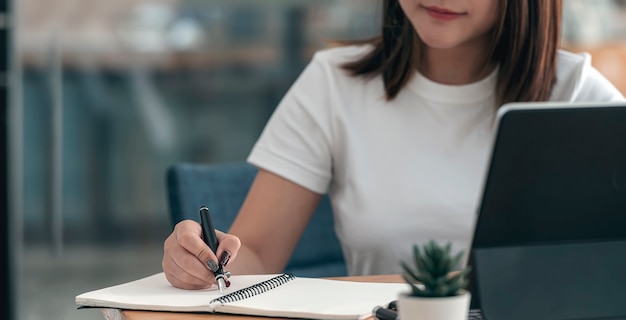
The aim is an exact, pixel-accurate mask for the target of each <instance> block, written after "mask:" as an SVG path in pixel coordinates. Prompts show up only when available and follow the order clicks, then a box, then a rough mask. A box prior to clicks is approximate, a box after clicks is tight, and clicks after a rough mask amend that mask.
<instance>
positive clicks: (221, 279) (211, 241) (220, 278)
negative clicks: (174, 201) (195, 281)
mask: <svg viewBox="0 0 626 320" xmlns="http://www.w3.org/2000/svg"><path fill="white" fill-rule="evenodd" d="M200 225H201V226H202V238H203V239H204V243H206V245H207V246H209V248H211V251H213V253H214V254H215V256H216V257H217V247H218V245H219V241H218V240H217V235H216V234H215V227H214V226H213V221H212V220H211V213H209V209H208V208H207V207H202V208H200ZM207 265H208V266H209V268H210V269H211V271H213V274H215V281H216V282H217V287H218V289H219V290H220V292H221V293H224V288H225V287H226V284H227V281H228V280H226V278H227V277H229V276H230V272H224V266H223V265H221V264H218V265H217V266H216V265H215V263H210V262H209V261H207Z"/></svg>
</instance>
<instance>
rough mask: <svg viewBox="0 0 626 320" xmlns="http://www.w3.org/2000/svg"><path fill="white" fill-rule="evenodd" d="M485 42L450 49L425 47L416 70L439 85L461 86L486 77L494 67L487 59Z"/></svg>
mask: <svg viewBox="0 0 626 320" xmlns="http://www.w3.org/2000/svg"><path fill="white" fill-rule="evenodd" d="M487 47H488V44H487V43H486V42H483V41H480V42H478V43H477V42H473V43H471V44H465V45H460V46H457V47H455V48H450V49H437V48H432V47H428V46H425V47H424V50H423V51H422V52H423V55H422V61H421V63H420V67H419V68H418V69H419V71H420V73H421V74H422V75H424V76H425V77H426V78H428V79H430V80H432V81H434V82H437V83H441V84H449V85H463V84H468V83H473V82H476V81H479V80H482V79H484V78H485V77H487V76H488V75H489V74H491V72H492V71H493V70H494V68H495V67H496V66H495V64H494V63H492V62H491V61H489V60H488V58H487V50H488V49H487Z"/></svg>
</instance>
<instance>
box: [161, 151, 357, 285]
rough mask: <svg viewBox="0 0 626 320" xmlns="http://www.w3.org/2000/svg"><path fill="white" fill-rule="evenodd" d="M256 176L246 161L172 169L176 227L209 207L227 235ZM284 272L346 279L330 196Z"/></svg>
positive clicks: (170, 197)
mask: <svg viewBox="0 0 626 320" xmlns="http://www.w3.org/2000/svg"><path fill="white" fill-rule="evenodd" d="M256 173H257V169H256V168H255V167H254V166H252V165H250V164H248V163H246V162H233V163H223V164H191V163H177V164H174V165H172V166H170V167H169V168H168V169H167V174H166V182H167V191H168V200H169V206H170V217H171V222H172V225H175V224H176V223H178V222H179V221H181V220H185V219H191V220H196V221H198V220H199V216H198V209H199V208H200V207H201V206H207V207H208V208H209V209H210V210H211V213H212V215H211V217H212V218H213V223H214V224H215V227H216V228H218V229H220V230H222V231H227V230H228V229H229V228H230V226H231V224H232V222H233V221H234V219H235V216H236V215H237V213H238V212H239V208H240V207H241V205H242V204H243V201H244V199H245V197H246V195H247V193H248V190H249V189H250V186H251V185H252V181H253V180H254V177H255V176H256ZM285 272H290V273H293V274H295V275H297V276H302V277H336V276H345V275H347V271H346V265H345V261H344V258H343V253H342V250H341V246H340V244H339V240H338V239H337V236H336V235H335V231H334V222H333V215H332V209H331V206H330V201H329V199H328V196H326V195H324V196H323V197H322V200H321V201H320V204H319V206H318V207H317V209H316V211H315V213H314V214H313V217H312V218H311V221H310V222H309V225H308V226H307V228H306V229H305V231H304V234H303V235H302V238H301V239H300V241H299V243H298V245H297V246H296V248H295V250H294V252H293V254H292V256H291V259H290V260H289V262H288V263H287V266H286V268H285Z"/></svg>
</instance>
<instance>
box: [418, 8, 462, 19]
mask: <svg viewBox="0 0 626 320" xmlns="http://www.w3.org/2000/svg"><path fill="white" fill-rule="evenodd" d="M423 8H424V10H426V13H428V15H429V16H430V17H431V18H433V19H436V20H443V21H450V20H454V19H457V18H460V17H462V16H464V15H465V13H463V12H456V11H452V10H449V9H446V8H439V7H436V6H430V7H423Z"/></svg>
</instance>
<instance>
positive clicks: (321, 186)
mask: <svg viewBox="0 0 626 320" xmlns="http://www.w3.org/2000/svg"><path fill="white" fill-rule="evenodd" d="M330 74H331V72H329V70H328V63H324V62H323V61H322V59H320V57H319V54H316V55H315V56H314V57H313V59H312V61H311V62H310V63H309V65H308V66H307V67H306V68H305V69H304V71H303V72H302V74H301V75H300V76H299V77H298V79H297V80H296V81H295V82H294V84H293V85H292V86H291V88H290V89H289V91H287V93H286V94H285V96H284V97H283V99H282V100H281V102H280V103H279V105H278V106H277V108H276V110H275V111H274V113H273V114H272V116H271V117H270V119H269V121H268V123H267V124H266V126H265V129H264V130H263V132H262V133H261V136H260V137H259V140H258V141H257V142H256V144H255V145H254V147H253V148H252V151H251V153H250V155H249V156H248V159H247V160H248V162H249V163H251V164H252V165H255V166H257V167H259V168H262V169H264V170H267V171H270V172H272V173H274V174H277V175H279V176H281V177H283V178H285V179H288V180H290V181H292V182H294V183H297V184H298V185H301V186H303V187H305V188H307V189H309V190H311V191H314V192H317V193H320V194H321V193H325V192H326V191H327V189H328V185H329V184H330V180H331V176H332V175H331V167H332V156H331V152H330V143H331V127H330V111H331V110H330V109H331V108H330V107H331V106H330V105H329V104H330V102H329V101H330V99H329V88H330V86H331V84H332V82H333V81H332V77H331V76H330Z"/></svg>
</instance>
